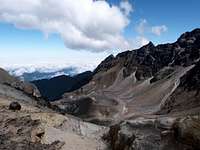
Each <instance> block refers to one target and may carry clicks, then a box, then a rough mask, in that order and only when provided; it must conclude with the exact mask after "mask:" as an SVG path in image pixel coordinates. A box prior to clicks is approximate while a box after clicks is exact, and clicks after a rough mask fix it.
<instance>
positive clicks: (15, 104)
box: [9, 102, 21, 111]
mask: <svg viewBox="0 0 200 150" xmlns="http://www.w3.org/2000/svg"><path fill="white" fill-rule="evenodd" d="M9 109H10V110H14V111H15V110H21V105H20V104H19V103H18V102H12V103H10V105H9Z"/></svg>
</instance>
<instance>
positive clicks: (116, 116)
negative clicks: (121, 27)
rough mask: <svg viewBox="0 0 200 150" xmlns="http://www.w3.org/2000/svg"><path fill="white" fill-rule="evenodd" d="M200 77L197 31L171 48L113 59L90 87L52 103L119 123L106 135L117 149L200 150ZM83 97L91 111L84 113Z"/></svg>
mask: <svg viewBox="0 0 200 150" xmlns="http://www.w3.org/2000/svg"><path fill="white" fill-rule="evenodd" d="M199 74H200V29H195V30H193V31H191V32H186V33H184V34H183V35H181V36H180V38H179V39H178V40H177V41H176V42H174V43H171V44H162V45H158V46H154V45H153V44H152V43H151V42H150V43H149V44H147V45H146V46H144V47H142V48H140V49H137V50H132V51H125V52H122V53H120V54H118V55H117V56H116V57H114V56H112V55H111V56H109V57H107V58H106V59H105V60H104V61H102V63H101V64H100V65H99V66H98V67H97V68H96V69H95V71H94V76H93V78H92V80H91V81H90V82H89V83H88V84H87V85H85V86H83V87H82V88H81V89H80V90H77V91H75V92H72V93H65V94H64V95H63V98H62V99H61V100H59V101H56V102H53V103H52V104H53V105H56V106H58V107H59V108H61V109H63V111H65V112H67V113H71V114H73V115H76V116H79V117H81V118H83V119H85V120H86V121H90V122H93V123H97V124H103V125H107V126H112V125H113V126H114V129H113V128H111V131H110V132H111V133H110V135H109V134H108V136H107V137H106V139H108V141H109V142H110V144H111V148H112V149H113V150H118V149H120V150H128V149H199V147H198V146H197V145H198V144H199V139H200V138H199V137H200V136H199V130H200V128H199V126H198V125H197V124H198V122H199V119H198V118H199V117H198V115H199V112H200V93H199V91H200V88H199V82H200V76H199ZM83 99H87V100H86V101H85V104H86V103H87V111H82V112H81V111H79V110H81V109H82V107H85V105H84V103H83V102H82V101H83ZM88 99H89V103H88ZM80 102H82V103H80ZM71 108H73V109H71ZM77 112H81V113H77ZM187 116H189V118H187ZM185 120H186V121H185ZM177 124H178V125H177ZM177 126H178V127H177ZM190 128H191V130H190ZM113 130H114V131H113ZM187 130H189V131H187ZM196 130H197V131H198V132H196ZM185 132H186V133H185ZM195 132H196V133H195ZM182 136H184V137H182ZM191 137H192V140H189V139H190V138H191ZM183 139H184V140H183ZM188 141H189V142H188ZM194 141H195V142H194ZM126 142H128V143H126ZM194 143H196V144H194ZM197 143H198V144H197ZM115 144H116V146H115ZM127 145H128V146H127Z"/></svg>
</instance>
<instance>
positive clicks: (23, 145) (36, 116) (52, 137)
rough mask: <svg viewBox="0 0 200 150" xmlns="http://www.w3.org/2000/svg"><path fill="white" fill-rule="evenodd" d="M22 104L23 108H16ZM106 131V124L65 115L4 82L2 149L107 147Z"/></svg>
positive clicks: (0, 109)
mask: <svg viewBox="0 0 200 150" xmlns="http://www.w3.org/2000/svg"><path fill="white" fill-rule="evenodd" d="M16 101H17V102H18V103H16ZM10 104H11V105H12V109H11V110H10V109H9V107H10ZM18 104H20V105H21V109H20V111H13V110H16V109H18V106H20V105H18ZM105 132H107V128H106V127H102V126H98V125H94V124H91V123H86V122H83V121H82V120H80V119H78V118H74V117H72V116H69V115H65V116H64V115H61V114H59V113H58V112H55V111H53V110H52V109H49V108H48V107H46V106H45V105H44V106H42V105H39V103H38V101H36V99H35V98H33V97H31V96H28V95H27V94H25V93H24V92H23V91H21V90H17V89H15V88H13V87H11V86H8V85H4V84H0V141H1V142H0V149H5V150H13V149H15V150H68V149H70V150H78V149H82V150H95V149H98V150H104V149H106V144H105V143H104V142H103V140H101V136H102V134H104V133H105Z"/></svg>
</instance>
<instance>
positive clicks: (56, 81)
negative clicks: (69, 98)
mask: <svg viewBox="0 0 200 150" xmlns="http://www.w3.org/2000/svg"><path fill="white" fill-rule="evenodd" d="M91 79H92V72H90V71H87V72H84V73H81V74H78V75H76V76H73V77H70V76H66V75H62V76H58V77H54V78H51V79H42V80H36V81H33V82H32V83H33V84H35V86H37V88H38V89H39V91H40V93H41V95H42V97H43V98H45V99H46V100H49V101H52V100H57V99H60V98H61V97H62V95H63V94H64V93H66V92H71V91H74V90H77V89H79V88H80V87H82V86H83V85H85V84H87V83H88V82H89V81H90V80H91Z"/></svg>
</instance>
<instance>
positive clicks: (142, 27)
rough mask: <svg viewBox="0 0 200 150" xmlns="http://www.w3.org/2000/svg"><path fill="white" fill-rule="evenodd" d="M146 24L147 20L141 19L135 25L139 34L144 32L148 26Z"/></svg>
mask: <svg viewBox="0 0 200 150" xmlns="http://www.w3.org/2000/svg"><path fill="white" fill-rule="evenodd" d="M147 26H148V24H147V20H146V19H141V20H140V22H139V24H138V25H137V26H136V31H137V32H138V33H139V34H144V33H145V31H146V29H147V28H148V27H147Z"/></svg>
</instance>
